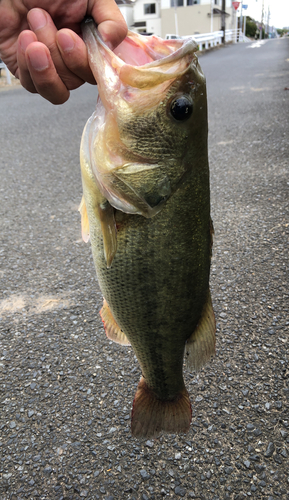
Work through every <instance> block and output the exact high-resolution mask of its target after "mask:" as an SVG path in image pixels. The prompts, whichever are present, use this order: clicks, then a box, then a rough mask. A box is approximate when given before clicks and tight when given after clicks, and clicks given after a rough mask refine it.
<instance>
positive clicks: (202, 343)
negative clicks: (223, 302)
mask: <svg viewBox="0 0 289 500" xmlns="http://www.w3.org/2000/svg"><path fill="white" fill-rule="evenodd" d="M215 332H216V322H215V315H214V311H213V306H212V300H211V294H210V292H209V293H208V299H207V302H206V304H205V306H204V308H203V311H202V316H201V318H200V321H199V323H198V325H197V327H196V329H195V331H194V332H193V333H192V335H191V336H190V337H189V338H188V340H187V343H186V346H185V360H186V367H187V368H189V369H193V370H196V371H198V370H200V369H201V368H202V367H203V366H204V365H205V364H206V363H207V362H208V361H209V360H210V358H211V356H214V355H215V345H216V337H215Z"/></svg>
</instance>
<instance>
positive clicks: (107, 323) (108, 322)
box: [100, 299, 130, 345]
mask: <svg viewBox="0 0 289 500" xmlns="http://www.w3.org/2000/svg"><path fill="white" fill-rule="evenodd" d="M100 316H101V319H102V322H103V326H104V329H105V333H106V335H107V338H109V339H110V340H113V341H114V342H116V343H117V344H122V345H130V342H129V340H128V339H127V337H126V335H125V334H124V333H123V331H122V330H121V329H120V328H119V326H118V324H117V322H116V321H115V319H114V317H113V315H112V312H111V310H110V308H109V305H108V303H107V302H106V300H105V299H103V306H102V308H101V311H100Z"/></svg>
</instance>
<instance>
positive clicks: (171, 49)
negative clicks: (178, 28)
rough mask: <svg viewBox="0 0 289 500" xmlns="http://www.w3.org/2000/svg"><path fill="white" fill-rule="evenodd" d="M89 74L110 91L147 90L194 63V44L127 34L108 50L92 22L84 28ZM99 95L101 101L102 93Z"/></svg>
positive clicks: (192, 42) (178, 73) (185, 41)
mask: <svg viewBox="0 0 289 500" xmlns="http://www.w3.org/2000/svg"><path fill="white" fill-rule="evenodd" d="M83 38H84V41H85V43H86V45H87V48H88V54H89V61H90V66H91V69H92V72H93V74H94V76H95V79H96V81H97V82H98V84H100V85H101V82H102V81H104V80H105V83H106V86H109V87H110V90H114V87H115V90H117V91H118V90H119V88H120V84H123V85H129V86H131V87H134V88H139V89H148V88H152V87H155V86H156V85H158V84H161V83H164V82H165V81H168V80H171V79H174V78H176V77H177V76H178V77H180V76H181V75H182V74H184V73H185V71H186V70H187V69H188V67H189V66H190V64H191V63H192V62H195V61H196V59H197V58H196V51H197V45H196V43H195V42H194V41H193V40H192V39H191V38H188V39H185V40H162V39H161V38H158V37H157V36H154V35H153V36H143V35H138V34H137V33H133V32H131V31H129V32H128V35H127V37H126V38H125V40H124V41H123V42H122V43H121V44H120V45H119V46H118V47H117V48H116V49H115V50H114V51H111V50H110V49H109V47H107V45H105V43H104V42H103V40H102V39H101V37H100V35H99V33H98V31H97V28H96V25H95V23H94V21H92V20H88V21H86V22H85V23H84V25H83ZM100 96H101V99H102V95H101V91H100Z"/></svg>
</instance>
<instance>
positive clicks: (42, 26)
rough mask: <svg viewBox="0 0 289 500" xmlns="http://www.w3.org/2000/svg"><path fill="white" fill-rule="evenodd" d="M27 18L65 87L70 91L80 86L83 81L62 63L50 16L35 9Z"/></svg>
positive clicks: (55, 30)
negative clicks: (47, 50)
mask: <svg viewBox="0 0 289 500" xmlns="http://www.w3.org/2000/svg"><path fill="white" fill-rule="evenodd" d="M27 18H28V23H29V26H30V28H31V29H32V30H33V31H34V33H35V34H36V36H37V39H38V41H39V42H42V43H43V44H45V45H46V46H47V47H48V49H49V51H50V54H51V58H52V60H53V63H54V66H55V68H56V71H57V73H58V74H59V76H60V78H61V80H62V81H63V82H64V83H65V85H66V87H67V88H68V89H69V90H71V89H75V88H77V87H79V86H80V85H82V84H83V80H82V79H81V78H79V77H78V76H77V75H75V74H73V73H72V72H71V71H70V70H69V69H68V68H67V66H66V65H65V63H64V62H63V59H62V57H61V53H60V51H59V49H58V46H57V43H56V34H57V28H56V26H55V25H54V23H53V21H52V19H51V17H50V15H49V14H48V13H47V12H45V11H44V10H42V9H38V8H36V9H32V10H31V11H29V13H28V16H27Z"/></svg>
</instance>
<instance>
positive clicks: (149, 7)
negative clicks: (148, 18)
mask: <svg viewBox="0 0 289 500" xmlns="http://www.w3.org/2000/svg"><path fill="white" fill-rule="evenodd" d="M144 13H145V14H155V13H156V4H155V3H145V4H144Z"/></svg>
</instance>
